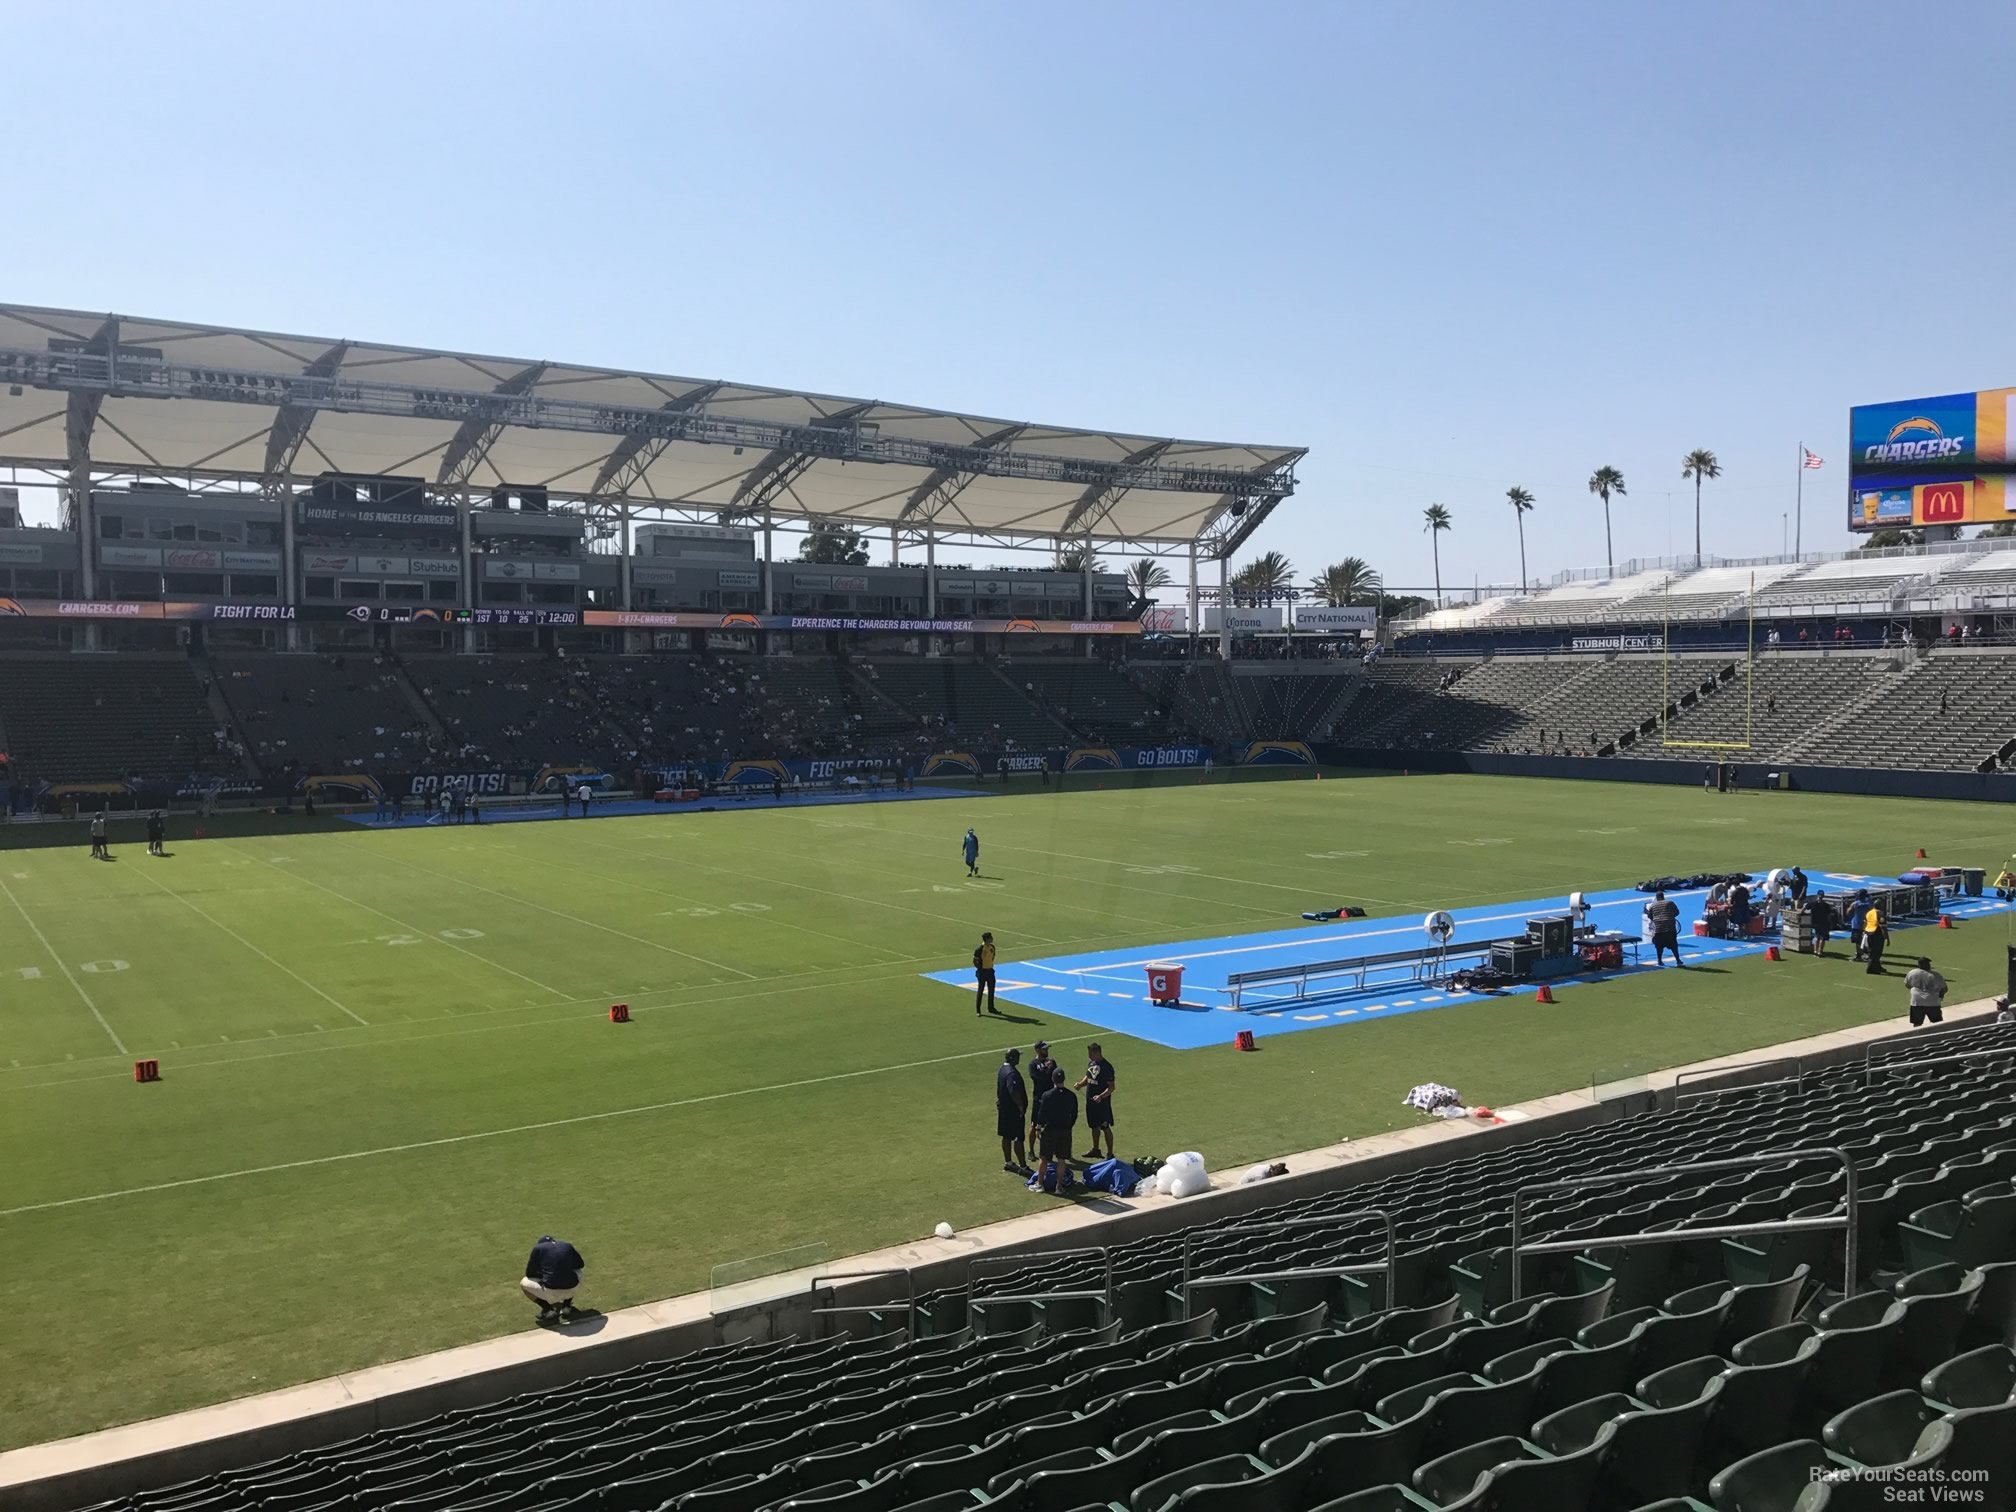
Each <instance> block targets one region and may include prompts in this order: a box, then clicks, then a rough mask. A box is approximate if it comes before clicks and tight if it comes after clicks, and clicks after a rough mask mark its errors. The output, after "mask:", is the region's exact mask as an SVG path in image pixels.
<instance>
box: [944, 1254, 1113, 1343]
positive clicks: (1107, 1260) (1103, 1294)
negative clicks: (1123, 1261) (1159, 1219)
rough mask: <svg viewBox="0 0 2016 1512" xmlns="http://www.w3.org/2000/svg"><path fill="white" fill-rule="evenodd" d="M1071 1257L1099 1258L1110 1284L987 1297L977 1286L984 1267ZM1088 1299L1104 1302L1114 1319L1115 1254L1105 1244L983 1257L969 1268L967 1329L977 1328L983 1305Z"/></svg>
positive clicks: (990, 1295) (994, 1294) (1108, 1314)
mask: <svg viewBox="0 0 2016 1512" xmlns="http://www.w3.org/2000/svg"><path fill="white" fill-rule="evenodd" d="M1071 1255H1097V1256H1098V1257H1099V1259H1100V1262H1101V1263H1102V1264H1103V1265H1104V1266H1105V1267H1106V1285H1105V1289H1104V1290H1102V1291H1085V1290H1066V1291H1032V1292H998V1293H990V1294H989V1295H987V1296H985V1297H983V1296H981V1295H979V1293H978V1290H977V1287H978V1285H979V1282H978V1272H979V1271H980V1269H981V1268H982V1267H983V1266H986V1265H989V1264H993V1265H1016V1266H1021V1265H1027V1264H1028V1263H1029V1262H1030V1261H1031V1260H1061V1259H1064V1258H1066V1257H1068V1256H1071ZM1086 1299H1091V1300H1096V1301H1099V1302H1103V1303H1104V1304H1105V1307H1106V1317H1107V1319H1109V1320H1110V1319H1111V1318H1112V1316H1113V1251H1112V1249H1111V1248H1110V1247H1109V1246H1107V1245H1104V1244H1091V1245H1086V1246H1085V1247H1084V1248H1082V1249H1061V1250H1044V1251H1043V1252H1042V1253H1041V1254H1038V1255H980V1256H978V1257H976V1258H975V1259H974V1261H973V1263H972V1264H971V1265H969V1266H967V1267H966V1326H967V1327H968V1328H971V1327H973V1326H974V1317H973V1314H974V1309H975V1308H977V1307H978V1306H979V1305H980V1304H981V1303H982V1302H1068V1301H1082V1300H1086Z"/></svg>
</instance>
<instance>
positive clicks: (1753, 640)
mask: <svg viewBox="0 0 2016 1512" xmlns="http://www.w3.org/2000/svg"><path fill="white" fill-rule="evenodd" d="M1672 587H1673V579H1672V578H1670V577H1669V578H1667V579H1666V582H1665V584H1664V587H1663V590H1662V591H1663V592H1664V595H1665V605H1664V608H1663V611H1662V612H1663V616H1664V617H1663V619H1662V620H1661V622H1660V627H1659V628H1660V635H1659V745H1660V748H1661V749H1662V750H1673V751H1749V750H1752V749H1753V748H1754V739H1753V737H1754V731H1755V721H1756V715H1757V574H1756V573H1755V572H1752V573H1751V574H1750V586H1749V588H1748V589H1747V590H1745V592H1744V595H1743V609H1744V613H1743V738H1742V739H1741V740H1675V739H1673V736H1672V728H1671V722H1672V717H1673V716H1672V709H1673V602H1672V598H1673V595H1672Z"/></svg>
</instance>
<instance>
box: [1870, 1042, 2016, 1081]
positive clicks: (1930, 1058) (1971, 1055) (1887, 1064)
mask: <svg viewBox="0 0 2016 1512" xmlns="http://www.w3.org/2000/svg"><path fill="white" fill-rule="evenodd" d="M1995 1055H2000V1056H2012V1055H2016V1045H1995V1046H1991V1047H1989V1048H1988V1049H1986V1050H1963V1051H1961V1052H1960V1053H1959V1054H1958V1055H1927V1056H1923V1057H1921V1058H1919V1059H1916V1060H1914V1059H1912V1058H1911V1057H1910V1056H1907V1055H1895V1056H1892V1057H1891V1058H1890V1059H1889V1060H1886V1061H1873V1062H1872V1061H1864V1062H1863V1063H1862V1072H1863V1080H1864V1081H1865V1082H1866V1081H1867V1080H1868V1079H1869V1078H1871V1077H1873V1076H1874V1075H1875V1074H1876V1073H1877V1072H1879V1071H1903V1070H1906V1069H1912V1068H1916V1067H1918V1066H1950V1065H1952V1064H1953V1063H1954V1062H1955V1061H1974V1060H1986V1059H1988V1058H1989V1057H1990V1056H1995Z"/></svg>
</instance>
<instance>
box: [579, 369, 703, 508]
mask: <svg viewBox="0 0 2016 1512" xmlns="http://www.w3.org/2000/svg"><path fill="white" fill-rule="evenodd" d="M722 387H723V385H722V384H721V383H720V382H718V381H717V382H714V383H703V384H701V385H700V387H698V388H696V389H694V390H693V391H692V392H690V393H685V394H681V395H680V396H679V397H678V398H677V399H667V400H666V401H665V402H664V403H663V404H662V405H660V406H659V407H658V408H659V412H660V413H661V414H666V415H690V414H692V413H693V412H694V411H695V410H702V409H705V408H706V407H707V405H708V403H709V402H710V401H711V400H712V399H713V398H714V396H715V395H716V394H718V393H720V392H721V390H722ZM671 444H672V438H671V437H670V436H669V435H667V436H651V435H640V434H635V433H633V434H631V435H628V436H625V437H623V438H622V439H621V440H620V441H618V442H617V443H616V445H615V446H614V447H612V448H611V449H610V452H609V455H608V456H607V457H605V458H604V459H603V461H602V468H601V470H600V471H599V472H597V473H596V474H595V481H594V482H593V483H592V484H590V485H589V488H588V496H589V497H590V498H591V499H602V498H604V497H609V496H616V497H620V496H622V495H624V494H627V493H629V492H630V490H631V489H633V488H635V487H636V486H637V484H638V482H639V480H641V479H642V478H643V476H644V475H645V474H646V473H648V472H649V471H650V470H651V464H652V463H653V462H656V461H657V460H658V458H659V457H660V456H662V455H663V454H664V451H665V448H666V447H668V446H670V445H671Z"/></svg>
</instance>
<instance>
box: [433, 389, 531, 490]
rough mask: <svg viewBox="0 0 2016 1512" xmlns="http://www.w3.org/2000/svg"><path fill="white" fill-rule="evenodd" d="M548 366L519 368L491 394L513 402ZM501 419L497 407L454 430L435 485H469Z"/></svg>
mask: <svg viewBox="0 0 2016 1512" xmlns="http://www.w3.org/2000/svg"><path fill="white" fill-rule="evenodd" d="M551 366H552V364H551V363H550V362H535V363H533V364H532V365H531V366H530V367H528V368H520V369H519V370H518V371H517V372H515V373H513V374H512V375H511V376H510V377H509V378H506V379H505V380H504V381H503V382H502V383H500V384H498V385H497V387H496V389H495V391H494V392H495V393H496V395H497V397H499V398H501V399H511V398H516V397H518V396H519V395H521V394H527V393H530V392H531V391H532V386H533V385H534V384H536V383H537V382H538V381H539V380H540V379H541V378H543V377H545V376H546V370H547V369H548V368H549V367H551ZM504 424H505V420H504V415H503V412H502V409H501V407H500V409H499V412H498V414H496V415H495V416H486V415H472V416H471V417H470V418H469V419H467V420H464V421H463V422H462V423H461V424H460V425H459V426H457V427H456V429H455V434H454V436H453V437H451V438H450V440H449V442H448V446H447V449H446V450H445V451H443V452H442V453H441V471H440V473H439V474H438V475H437V476H436V478H435V480H434V481H435V483H436V484H437V485H438V486H439V487H441V488H443V489H454V490H458V491H459V490H460V489H462V488H463V487H464V486H466V485H467V484H468V482H469V476H470V474H471V473H473V472H475V471H476V469H477V468H478V467H480V466H482V464H483V459H484V458H485V457H486V456H488V455H489V454H490V448H491V446H492V445H494V444H495V443H496V440H497V437H498V436H499V435H501V434H502V433H503V430H504Z"/></svg>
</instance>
